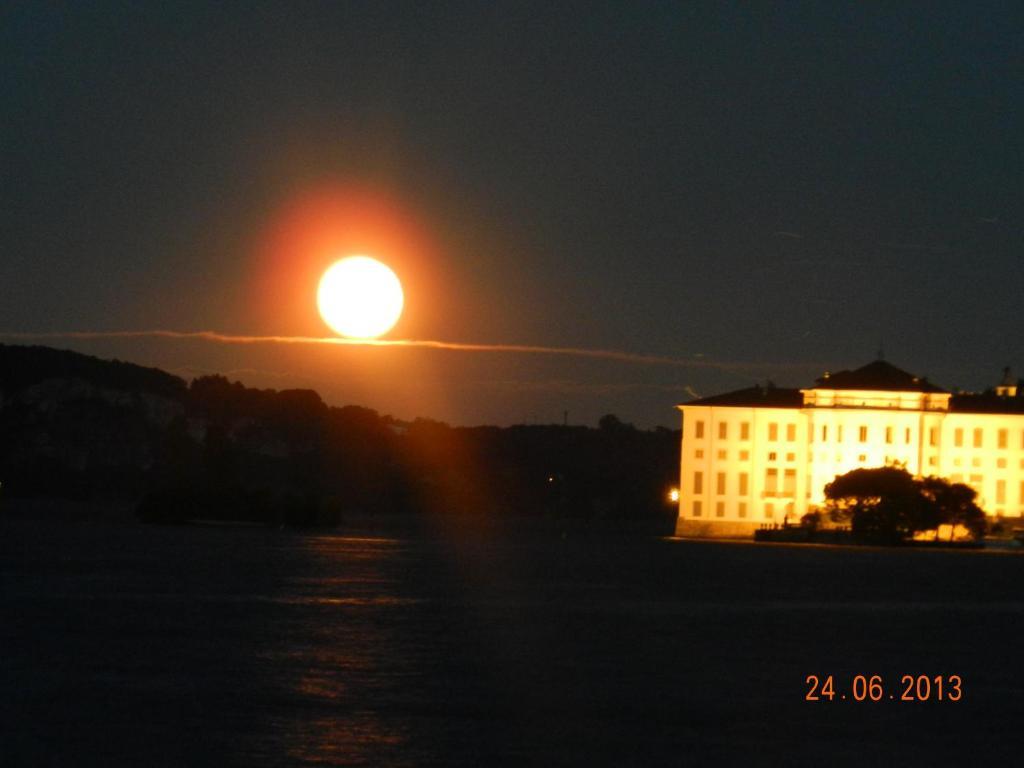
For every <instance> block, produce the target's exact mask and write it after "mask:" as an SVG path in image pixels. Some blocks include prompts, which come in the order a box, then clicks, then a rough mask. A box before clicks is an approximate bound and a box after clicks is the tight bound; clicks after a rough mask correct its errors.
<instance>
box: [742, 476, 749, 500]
mask: <svg viewBox="0 0 1024 768" xmlns="http://www.w3.org/2000/svg"><path fill="white" fill-rule="evenodd" d="M749 477H750V476H749V475H748V474H747V473H746V472H740V496H746V495H747V483H748V478H749Z"/></svg>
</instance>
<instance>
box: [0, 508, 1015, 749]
mask: <svg viewBox="0 0 1024 768" xmlns="http://www.w3.org/2000/svg"><path fill="white" fill-rule="evenodd" d="M1022 584H1024V557H1022V556H1018V555H1013V554H1002V555H1000V554H990V553H989V554H985V553H962V552H918V551H898V552H897V551H882V550H867V549H861V550H853V549H836V548H800V547H789V546H771V545H761V546H754V545H741V544H710V543H695V542H680V541H671V540H659V539H655V538H643V537H637V536H632V537H630V536H620V535H614V534H610V533H608V532H605V533H593V532H590V533H588V532H587V531H575V532H572V533H570V534H569V535H568V536H567V537H566V538H564V539H563V538H562V536H561V535H560V532H558V531H550V532H544V531H532V532H524V531H522V530H521V529H517V527H516V526H509V527H508V528H507V529H505V530H494V529H492V530H475V531H471V532H470V531H462V532H458V533H457V532H451V531H450V532H442V531H439V530H433V531H431V532H419V533H415V534H407V535H404V536H391V537H358V536H350V537H346V536H344V535H331V536H305V535H299V534H293V533H286V532H278V531H269V530H262V529H253V530H237V529H236V530H218V529H199V528H159V527H144V526H127V525H126V526H115V525H100V524H91V525H90V524H83V523H62V524H57V525H44V524H39V523H28V522H24V521H7V522H0V765H3V766H14V765H54V766H58V765H59V766H77V765H95V766H111V765H117V766H121V765H124V766H128V765H132V766H134V765H139V766H144V765H173V766H179V765H180V766H186V765H187V766H213V765H217V766H220V765H244V766H272V765H601V766H627V765H707V764H719V765H772V764H779V765H785V764H806V765H817V764H833V765H835V764H839V765H859V766H863V765H872V764H880V765H890V764H901V765H906V764H921V765H936V764H940V765H959V764H965V763H967V762H970V763H971V764H974V765H987V764H993V765H994V764H1000V765H1005V764H1014V763H1018V764H1019V762H1020V754H1021V751H1022V749H1024V747H1022V744H1021V736H1020V728H1021V725H1022V724H1024V654H1022V652H1021V649H1022V648H1024V594H1022ZM809 674H817V675H819V676H825V675H829V674H831V675H833V676H834V679H835V686H836V699H835V700H834V701H832V702H828V701H821V702H818V703H811V702H807V701H805V700H804V697H805V694H806V692H807V685H806V683H805V678H806V677H807V675H809ZM857 674H864V675H871V674H879V675H882V676H883V679H884V684H885V698H884V699H883V700H882V701H880V702H877V703H871V702H862V703H857V702H855V701H853V700H852V697H851V696H850V695H849V694H851V693H852V691H851V687H850V683H851V680H852V678H853V676H854V675H857ZM904 674H913V675H918V674H927V675H931V676H934V675H947V676H948V675H959V676H960V677H961V678H962V681H963V682H962V690H963V698H962V699H961V700H960V701H959V702H951V701H943V702H937V701H934V700H933V701H929V702H924V703H922V702H901V701H898V698H899V694H900V693H901V692H902V691H901V686H900V684H899V678H900V676H902V675H904ZM841 694H847V695H848V698H847V700H845V701H843V700H841V699H840V698H839V697H840V695H841ZM890 694H895V695H896V696H897V700H889V699H888V696H889V695H890Z"/></svg>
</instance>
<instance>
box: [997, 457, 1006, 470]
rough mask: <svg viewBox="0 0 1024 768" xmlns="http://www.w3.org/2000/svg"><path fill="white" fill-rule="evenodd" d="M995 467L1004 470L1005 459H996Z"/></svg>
mask: <svg viewBox="0 0 1024 768" xmlns="http://www.w3.org/2000/svg"><path fill="white" fill-rule="evenodd" d="M996 466H997V467H999V468H1000V469H1006V459H996Z"/></svg>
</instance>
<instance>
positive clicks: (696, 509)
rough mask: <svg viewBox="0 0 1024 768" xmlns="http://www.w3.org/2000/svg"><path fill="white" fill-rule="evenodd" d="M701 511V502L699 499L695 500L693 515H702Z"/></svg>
mask: <svg viewBox="0 0 1024 768" xmlns="http://www.w3.org/2000/svg"><path fill="white" fill-rule="evenodd" d="M700 513H701V503H700V502H699V501H695V502H693V516H694V517H700Z"/></svg>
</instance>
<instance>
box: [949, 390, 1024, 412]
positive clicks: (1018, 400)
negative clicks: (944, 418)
mask: <svg viewBox="0 0 1024 768" xmlns="http://www.w3.org/2000/svg"><path fill="white" fill-rule="evenodd" d="M949 410H950V411H952V412H955V413H1024V397H1001V396H999V395H997V394H996V393H995V392H992V391H989V392H983V393H982V394H966V393H964V394H959V395H953V396H952V397H951V398H949Z"/></svg>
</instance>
